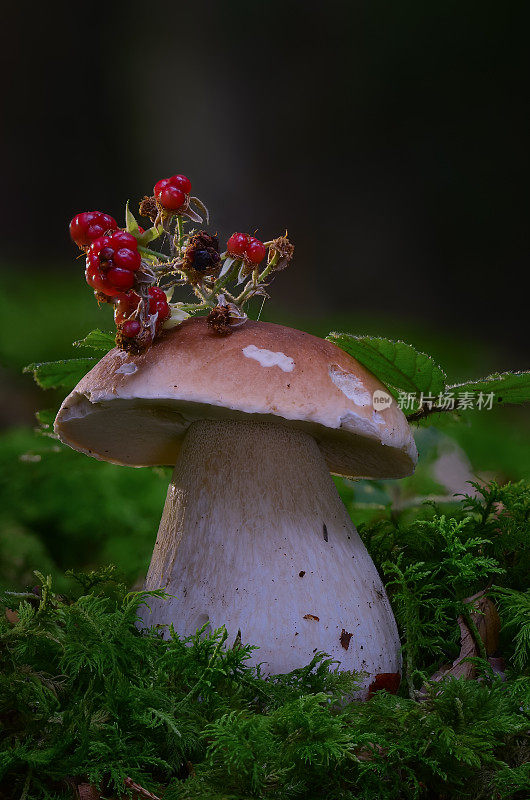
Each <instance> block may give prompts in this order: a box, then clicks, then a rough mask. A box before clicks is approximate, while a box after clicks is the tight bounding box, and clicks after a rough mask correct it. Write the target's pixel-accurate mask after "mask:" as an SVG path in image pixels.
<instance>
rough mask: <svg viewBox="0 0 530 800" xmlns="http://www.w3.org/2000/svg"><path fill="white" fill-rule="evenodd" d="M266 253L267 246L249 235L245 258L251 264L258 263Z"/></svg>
mask: <svg viewBox="0 0 530 800" xmlns="http://www.w3.org/2000/svg"><path fill="white" fill-rule="evenodd" d="M266 254H267V248H266V247H265V245H264V244H263V242H260V241H259V239H255V238H254V237H253V236H251V237H250V241H249V243H248V245H247V249H246V251H245V256H246V258H247V260H248V261H250V263H251V264H259V263H260V261H263V259H264V258H265V256H266Z"/></svg>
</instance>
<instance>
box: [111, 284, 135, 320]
mask: <svg viewBox="0 0 530 800" xmlns="http://www.w3.org/2000/svg"><path fill="white" fill-rule="evenodd" d="M139 302H140V296H139V295H138V294H136V292H127V293H124V294H120V295H119V297H118V298H117V300H116V301H115V303H114V320H115V322H116V324H117V325H119V324H120V323H121V322H123V321H124V320H126V319H127V317H129V316H130V315H131V314H132V313H133V312H134V311H136V309H137V308H138V304H139Z"/></svg>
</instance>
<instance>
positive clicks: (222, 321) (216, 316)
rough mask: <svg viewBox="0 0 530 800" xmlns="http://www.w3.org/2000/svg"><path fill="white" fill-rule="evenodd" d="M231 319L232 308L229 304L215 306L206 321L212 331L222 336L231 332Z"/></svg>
mask: <svg viewBox="0 0 530 800" xmlns="http://www.w3.org/2000/svg"><path fill="white" fill-rule="evenodd" d="M230 320H231V316H230V310H229V309H228V308H227V306H215V308H212V310H211V311H210V313H209V314H208V316H207V317H206V322H207V323H208V325H209V326H210V328H211V329H212V331H213V332H214V333H217V334H219V335H220V336H226V334H227V333H230V332H231V330H232V326H231V324H230Z"/></svg>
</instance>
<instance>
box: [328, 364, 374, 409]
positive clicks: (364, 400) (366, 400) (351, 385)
mask: <svg viewBox="0 0 530 800" xmlns="http://www.w3.org/2000/svg"><path fill="white" fill-rule="evenodd" d="M329 377H330V378H331V380H332V381H333V383H334V384H335V386H336V387H337V389H340V390H341V392H342V393H343V394H345V395H346V397H347V398H348V400H352V401H353V402H354V403H355V405H356V406H371V405H372V396H371V394H370V392H367V391H366V389H365V388H364V385H363V382H362V381H361V380H360V379H359V378H358V377H357V375H353V374H352V373H351V372H346V370H344V369H342V367H339V365H338V364H332V365H331V366H330V368H329Z"/></svg>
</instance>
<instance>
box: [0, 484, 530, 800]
mask: <svg viewBox="0 0 530 800" xmlns="http://www.w3.org/2000/svg"><path fill="white" fill-rule="evenodd" d="M529 517H530V490H529V487H528V484H526V483H523V482H521V483H519V484H515V485H508V486H505V487H499V486H497V485H492V486H490V487H488V488H487V489H482V490H481V493H479V494H478V495H477V496H476V497H475V498H464V499H463V500H462V502H461V503H460V505H459V507H458V508H456V509H455V510H454V516H452V517H451V518H447V517H445V516H444V515H442V514H440V513H439V512H438V509H436V508H432V507H431V506H427V507H424V508H423V510H421V511H420V512H416V513H415V515H414V516H413V517H412V518H411V515H408V516H407V520H406V521H404V520H401V521H399V520H398V521H396V520H394V521H392V520H390V519H388V520H383V521H379V522H378V523H376V524H373V525H371V526H366V527H365V528H364V530H363V531H362V535H363V537H364V539H365V541H366V542H367V544H368V546H369V549H370V551H371V554H372V556H373V557H374V558H375V560H376V562H377V563H378V565H379V566H380V568H381V571H382V573H383V574H385V575H386V576H387V580H388V590H389V593H390V597H391V600H392V602H393V605H394V609H395V611H396V613H397V616H398V620H399V622H400V626H401V632H402V637H403V647H404V656H405V658H404V663H405V665H406V674H405V678H406V679H405V680H404V681H403V683H402V687H401V689H400V692H399V694H398V695H396V696H394V695H391V694H389V693H387V692H385V691H379V692H376V693H375V695H374V696H373V697H372V698H371V699H370V700H369V701H368V702H365V703H361V702H355V701H354V702H349V701H348V696H349V695H350V693H351V692H352V691H353V690H354V689H355V687H356V685H357V682H358V677H357V676H356V675H353V674H350V673H340V672H337V671H336V669H335V668H336V664H333V663H332V662H331V661H330V660H329V659H328V658H327V657H326V656H325V655H324V654H322V653H317V654H315V657H314V659H313V660H312V662H311V663H310V664H308V665H307V667H305V668H304V669H299V670H296V671H295V672H292V673H290V674H288V675H282V676H276V677H272V678H264V677H263V676H262V675H261V674H260V672H259V669H256V668H253V667H250V666H249V665H248V659H249V656H250V654H251V653H252V651H253V647H252V646H250V645H242V646H236V647H235V648H232V649H229V648H226V646H225V638H226V634H225V632H224V631H223V629H221V630H218V631H214V632H208V631H206V630H202V631H199V632H197V634H196V635H195V636H193V637H190V638H188V639H181V638H179V637H178V636H177V635H176V634H175V633H174V632H171V636H170V637H169V638H167V639H162V638H161V636H160V634H159V632H157V631H156V630H152V631H150V632H149V633H143V634H142V633H140V632H139V631H138V629H137V628H136V627H135V621H136V618H137V614H138V609H139V607H140V605H141V604H142V603H149V597H150V594H149V593H143V592H135V593H129V592H127V590H126V588H125V587H124V586H123V585H120V584H119V583H118V582H117V581H116V580H115V578H114V573H113V571H112V570H110V569H107V570H103V571H100V572H93V573H90V574H82V575H78V576H77V577H76V580H75V585H76V586H77V588H76V589H75V590H74V591H72V592H71V594H70V595H69V596H62V595H58V594H56V593H55V592H54V590H53V587H52V583H51V579H48V578H44V577H43V576H42V575H39V576H38V577H39V587H36V588H34V589H33V590H31V591H28V592H23V593H21V594H14V593H6V594H5V595H4V598H3V607H2V608H1V609H0V796H2V797H5V798H7V799H8V800H11V798H13V799H14V798H17V799H18V798H21V797H22V798H24V800H32V799H36V798H39V799H40V798H43V799H49V800H51V799H52V798H53V799H54V800H58V798H65V800H66V798H72V797H74V796H75V787H76V786H78V785H80V784H83V783H85V784H86V783H90V784H93V785H94V786H95V787H98V789H99V790H100V791H101V792H102V794H103V796H104V797H111V798H118V797H120V798H121V797H122V796H124V794H127V792H128V793H129V794H131V793H132V790H131V789H127V779H130V780H132V781H134V782H136V783H137V784H139V785H141V786H142V787H144V788H145V789H146V790H148V791H150V792H152V793H154V794H155V795H157V796H158V797H163V798H164V800H177V799H178V798H189V799H190V800H191V798H208V799H209V800H215V798H217V799H218V800H221V798H223V800H230V799H231V798H233V800H244V799H246V798H274V800H287V799H288V798H293V800H297V799H300V800H314V798H317V797H318V798H326V800H339V798H340V800H350V799H351V800H354V799H355V800H356V799H357V798H363V800H376V798H377V800H384V799H385V798H386V799H390V798H395V799H396V800H399V799H400V798H415V797H417V798H457V797H458V798H469V799H470V800H471V798H473V799H474V800H478V799H479V798H484V800H486V798H488V799H489V798H506V799H507V798H513V800H516V799H517V800H523V799H525V798H527V797H528V795H529V787H530V759H529V756H530V737H529V728H530V680H529V663H530V621H529V606H530V601H529V600H528V592H527V591H526V589H527V583H525V582H527V581H528V569H527V567H528V558H529V555H528V554H529V552H530V547H529V539H530V531H529V524H528V521H529ZM493 581H495V583H496V584H498V586H499V588H493V589H491V591H490V595H491V597H493V599H496V598H498V599H499V608H500V612H501V618H502V621H503V630H501V637H500V643H499V646H498V647H499V652H498V653H497V655H501V656H503V657H504V658H505V660H506V663H507V665H508V667H507V669H506V671H505V674H501V675H499V674H497V673H496V672H494V670H493V668H492V665H491V663H490V662H489V661H488V660H487V659H480V658H476V659H474V664H475V679H474V680H469V679H463V678H461V679H454V678H448V679H445V680H441V681H440V682H432V683H431V682H429V675H430V674H432V671H433V670H434V669H436V668H438V667H439V666H440V665H442V664H443V663H445V662H448V661H449V662H451V661H452V659H453V658H455V657H456V655H457V654H458V650H459V628H458V624H457V617H458V616H459V615H462V614H463V613H464V612H465V611H466V608H467V605H468V603H467V600H466V597H468V595H472V594H473V593H475V592H477V591H479V590H480V589H484V588H485V587H488V586H491V584H492V583H493ZM65 585H67V584H66V582H65ZM467 610H468V611H469V608H467Z"/></svg>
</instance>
